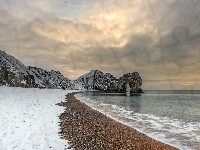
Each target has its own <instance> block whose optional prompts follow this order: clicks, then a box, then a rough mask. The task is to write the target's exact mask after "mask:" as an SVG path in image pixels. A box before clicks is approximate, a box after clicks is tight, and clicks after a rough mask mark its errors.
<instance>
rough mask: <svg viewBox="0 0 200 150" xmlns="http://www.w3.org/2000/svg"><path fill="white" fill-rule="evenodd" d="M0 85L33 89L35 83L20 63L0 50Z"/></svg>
mask: <svg viewBox="0 0 200 150" xmlns="http://www.w3.org/2000/svg"><path fill="white" fill-rule="evenodd" d="M0 85H8V86H14V87H15V86H16V87H18V86H19V87H34V86H36V83H35V79H34V77H33V75H32V74H31V72H29V70H28V69H27V67H26V66H25V65H24V64H23V63H22V62H20V61H19V60H17V59H16V58H15V57H13V56H11V55H8V54H6V53H5V52H3V51H1V50H0Z"/></svg>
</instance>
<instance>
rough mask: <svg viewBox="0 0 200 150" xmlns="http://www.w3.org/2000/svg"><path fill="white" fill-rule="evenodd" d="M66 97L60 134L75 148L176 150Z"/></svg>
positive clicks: (72, 96)
mask: <svg viewBox="0 0 200 150" xmlns="http://www.w3.org/2000/svg"><path fill="white" fill-rule="evenodd" d="M75 94H76V93H69V94H67V95H66V101H65V102H61V103H59V104H57V105H59V106H63V107H65V112H63V113H62V114H61V115H60V116H59V118H60V120H61V122H60V129H61V132H60V133H59V134H60V135H61V136H62V138H64V139H66V140H67V141H69V144H70V145H71V147H72V148H75V149H148V150H155V149H156V150H163V149H165V150H176V149H178V148H175V147H173V146H170V145H167V144H165V143H162V142H160V141H156V140H154V139H152V138H150V137H148V136H147V135H145V134H143V133H141V132H139V131H137V130H136V129H134V128H131V127H129V126H127V125H124V124H122V123H120V122H117V121H115V120H113V119H111V118H110V117H108V116H106V115H104V114H102V113H101V112H99V111H97V110H94V109H92V108H91V107H89V106H88V105H86V104H84V103H82V102H80V101H79V100H78V99H76V97H75V96H74V95H75Z"/></svg>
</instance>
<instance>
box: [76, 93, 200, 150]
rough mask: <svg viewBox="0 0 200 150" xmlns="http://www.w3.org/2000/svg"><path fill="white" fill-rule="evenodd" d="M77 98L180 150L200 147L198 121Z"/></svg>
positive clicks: (78, 96)
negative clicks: (162, 115) (159, 115)
mask: <svg viewBox="0 0 200 150" xmlns="http://www.w3.org/2000/svg"><path fill="white" fill-rule="evenodd" d="M75 96H76V98H77V99H79V100H80V101H81V102H83V103H85V104H87V105H89V106H90V107H92V108H93V109H95V110H98V111H100V112H102V113H103V114H105V115H107V116H108V117H111V118H112V119H114V120H116V121H118V122H120V123H123V124H125V125H128V126H130V127H132V128H135V129H136V130H138V131H139V132H142V133H144V134H146V135H147V136H149V137H151V138H153V139H155V140H158V141H161V142H163V143H166V144H169V145H172V146H174V147H177V148H179V149H182V150H193V149H200V144H199V141H200V123H199V122H190V123H186V122H183V121H181V120H178V119H171V118H168V117H158V116H155V115H152V114H141V113H135V112H134V111H128V110H126V109H125V108H124V107H119V106H116V105H113V104H105V103H100V102H97V101H94V100H92V99H91V98H88V97H87V98H86V97H84V96H83V95H80V94H76V95H75Z"/></svg>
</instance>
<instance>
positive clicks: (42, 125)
mask: <svg viewBox="0 0 200 150" xmlns="http://www.w3.org/2000/svg"><path fill="white" fill-rule="evenodd" d="M69 92H72V91H64V90H59V89H24V88H16V87H5V86H0V150H25V149H26V150H48V149H49V150H50V149H52V150H62V149H63V150H64V149H65V148H68V147H69V145H68V144H67V141H66V140H64V139H61V138H60V135H59V134H58V132H59V131H60V129H59V124H58V122H59V121H60V120H59V118H58V116H59V114H60V113H62V112H63V111H64V107H60V106H57V105H55V104H56V103H59V102H61V101H64V100H65V95H66V94H67V93H69Z"/></svg>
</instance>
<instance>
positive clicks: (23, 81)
mask: <svg viewBox="0 0 200 150" xmlns="http://www.w3.org/2000/svg"><path fill="white" fill-rule="evenodd" d="M0 85H7V86H13V87H25V88H29V87H34V88H61V89H67V90H100V91H105V92H126V88H127V85H129V86H130V89H131V92H142V89H141V85H142V79H141V77H140V76H139V73H137V72H134V73H127V74H124V75H123V76H122V77H120V78H119V79H116V78H115V77H114V76H113V75H111V74H110V73H103V72H101V71H99V70H91V71H90V72H89V73H86V74H84V75H82V76H80V77H79V78H78V79H77V80H69V79H68V78H66V77H64V76H63V75H62V74H61V73H60V72H59V71H54V70H51V71H47V70H44V69H41V68H37V67H31V66H28V67H27V66H25V65H24V64H23V63H22V62H20V61H19V60H17V59H16V58H15V57H13V56H11V55H8V54H6V53H5V52H3V51H1V50H0Z"/></svg>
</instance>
